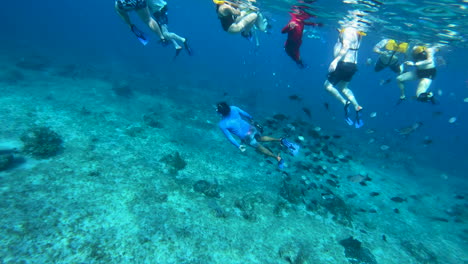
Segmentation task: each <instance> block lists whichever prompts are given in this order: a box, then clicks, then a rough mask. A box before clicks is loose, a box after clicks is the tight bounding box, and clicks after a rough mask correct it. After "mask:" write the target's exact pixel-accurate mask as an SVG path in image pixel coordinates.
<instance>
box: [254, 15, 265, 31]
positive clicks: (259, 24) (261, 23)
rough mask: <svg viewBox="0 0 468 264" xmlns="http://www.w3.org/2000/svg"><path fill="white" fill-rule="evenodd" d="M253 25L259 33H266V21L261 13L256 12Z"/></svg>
mask: <svg viewBox="0 0 468 264" xmlns="http://www.w3.org/2000/svg"><path fill="white" fill-rule="evenodd" d="M255 25H256V26H257V28H258V29H259V30H260V31H263V32H266V31H267V28H268V20H267V19H266V18H265V17H264V16H263V14H262V13H260V12H258V17H257V20H255Z"/></svg>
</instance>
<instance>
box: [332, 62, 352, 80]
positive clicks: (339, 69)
mask: <svg viewBox="0 0 468 264" xmlns="http://www.w3.org/2000/svg"><path fill="white" fill-rule="evenodd" d="M356 72H357V65H356V63H352V62H343V61H340V62H338V65H337V66H336V69H335V71H334V72H331V73H329V74H328V81H329V82H330V83H331V84H333V85H336V84H337V83H339V82H341V81H343V82H350V81H351V79H352V78H353V75H354V74H355V73H356Z"/></svg>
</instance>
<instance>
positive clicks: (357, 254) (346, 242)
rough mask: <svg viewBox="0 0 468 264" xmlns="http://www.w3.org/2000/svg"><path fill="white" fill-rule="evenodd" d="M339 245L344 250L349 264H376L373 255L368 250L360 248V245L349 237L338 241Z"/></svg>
mask: <svg viewBox="0 0 468 264" xmlns="http://www.w3.org/2000/svg"><path fill="white" fill-rule="evenodd" d="M340 245H342V246H343V247H344V248H345V255H346V258H348V261H349V263H351V264H377V261H376V260H375V257H374V255H372V253H371V252H370V250H369V249H367V248H364V247H362V243H361V242H360V241H359V240H357V239H354V238H353V237H349V238H347V239H343V240H341V241H340Z"/></svg>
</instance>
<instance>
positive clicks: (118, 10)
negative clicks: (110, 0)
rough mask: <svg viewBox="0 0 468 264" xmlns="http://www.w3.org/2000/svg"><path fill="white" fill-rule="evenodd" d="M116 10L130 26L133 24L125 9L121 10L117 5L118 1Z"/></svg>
mask: <svg viewBox="0 0 468 264" xmlns="http://www.w3.org/2000/svg"><path fill="white" fill-rule="evenodd" d="M114 7H115V11H117V14H118V15H119V16H120V17H121V18H122V19H123V21H125V23H126V24H127V25H128V26H129V27H130V26H132V22H131V21H130V17H129V16H128V13H127V12H126V11H124V10H120V8H119V7H118V6H117V3H115V6H114Z"/></svg>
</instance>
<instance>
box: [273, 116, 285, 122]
mask: <svg viewBox="0 0 468 264" xmlns="http://www.w3.org/2000/svg"><path fill="white" fill-rule="evenodd" d="M273 118H274V119H276V120H278V121H283V120H286V119H288V117H287V116H285V115H283V114H276V115H274V116H273Z"/></svg>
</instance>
